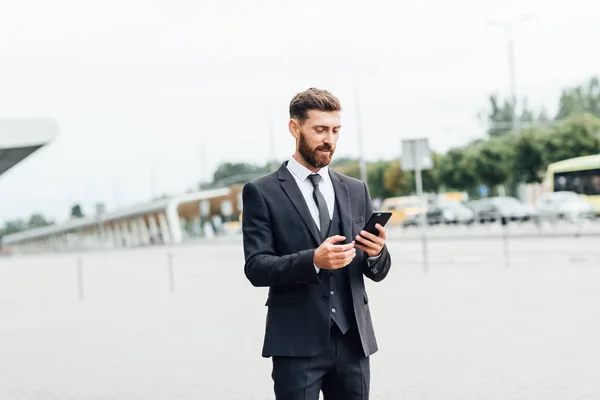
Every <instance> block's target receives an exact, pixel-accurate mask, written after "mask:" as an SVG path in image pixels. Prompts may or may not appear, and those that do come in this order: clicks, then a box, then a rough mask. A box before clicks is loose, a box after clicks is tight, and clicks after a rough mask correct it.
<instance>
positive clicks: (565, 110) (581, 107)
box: [556, 76, 600, 119]
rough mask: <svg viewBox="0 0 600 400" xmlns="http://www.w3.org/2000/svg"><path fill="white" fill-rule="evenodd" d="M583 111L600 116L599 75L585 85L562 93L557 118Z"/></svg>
mask: <svg viewBox="0 0 600 400" xmlns="http://www.w3.org/2000/svg"><path fill="white" fill-rule="evenodd" d="M582 113H590V114H592V115H595V116H596V117H600V79H599V78H598V77H597V76H595V77H592V78H591V79H590V80H589V81H588V82H587V83H586V84H585V85H577V86H575V87H572V88H568V89H565V90H563V91H562V93H561V96H560V100H559V104H558V112H557V113H556V119H563V118H566V117H568V116H570V115H573V114H582Z"/></svg>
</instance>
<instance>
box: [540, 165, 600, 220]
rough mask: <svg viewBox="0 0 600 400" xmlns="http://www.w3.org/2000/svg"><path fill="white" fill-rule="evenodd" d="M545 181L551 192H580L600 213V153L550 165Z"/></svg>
mask: <svg viewBox="0 0 600 400" xmlns="http://www.w3.org/2000/svg"><path fill="white" fill-rule="evenodd" d="M544 183H545V186H546V187H547V188H548V189H549V190H550V191H551V192H562V191H569V192H575V193H578V194H579V195H580V196H581V197H584V198H585V199H586V200H588V201H589V202H590V203H591V204H592V205H593V206H594V210H595V211H596V214H597V215H600V154H596V155H593V156H584V157H576V158H570V159H568V160H562V161H558V162H555V163H553V164H550V165H548V170H547V172H546V178H545V181H544Z"/></svg>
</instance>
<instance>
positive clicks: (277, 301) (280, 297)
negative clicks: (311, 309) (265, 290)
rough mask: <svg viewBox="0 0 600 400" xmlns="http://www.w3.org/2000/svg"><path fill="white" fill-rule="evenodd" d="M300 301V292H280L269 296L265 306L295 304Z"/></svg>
mask: <svg viewBox="0 0 600 400" xmlns="http://www.w3.org/2000/svg"><path fill="white" fill-rule="evenodd" d="M299 302H300V294H298V293H278V294H276V295H270V296H269V297H268V298H267V302H266V303H265V306H278V305H281V304H295V303H299Z"/></svg>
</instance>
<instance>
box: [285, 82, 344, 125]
mask: <svg viewBox="0 0 600 400" xmlns="http://www.w3.org/2000/svg"><path fill="white" fill-rule="evenodd" d="M310 110H319V111H341V110H342V106H341V105H340V101H339V100H338V98H337V97H335V96H334V95H332V94H331V93H329V92H328V91H327V90H322V89H315V88H310V89H308V90H305V91H304V92H301V93H298V94H297V95H295V96H294V98H293V99H292V101H291V102H290V118H295V119H297V120H298V121H299V122H300V123H302V122H304V121H305V120H306V118H307V117H308V116H307V113H308V111H310Z"/></svg>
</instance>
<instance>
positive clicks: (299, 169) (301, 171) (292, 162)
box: [288, 157, 329, 181]
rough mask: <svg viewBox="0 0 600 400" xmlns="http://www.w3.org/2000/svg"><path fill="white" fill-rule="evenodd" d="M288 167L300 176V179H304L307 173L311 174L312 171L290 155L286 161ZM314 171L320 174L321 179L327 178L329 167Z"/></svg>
mask: <svg viewBox="0 0 600 400" xmlns="http://www.w3.org/2000/svg"><path fill="white" fill-rule="evenodd" d="M288 167H289V169H290V171H291V172H292V173H293V174H294V175H296V176H297V177H298V178H300V180H301V181H305V180H306V178H308V176H309V175H312V174H313V173H314V172H312V171H311V170H310V169H308V168H306V167H305V166H304V165H302V164H300V163H299V162H298V161H296V159H295V158H294V157H290V159H289V161H288ZM316 173H317V174H319V175H321V178H322V179H323V180H328V179H329V168H328V167H327V166H325V167H323V168H321V169H319V170H318V171H317V172H316Z"/></svg>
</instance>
